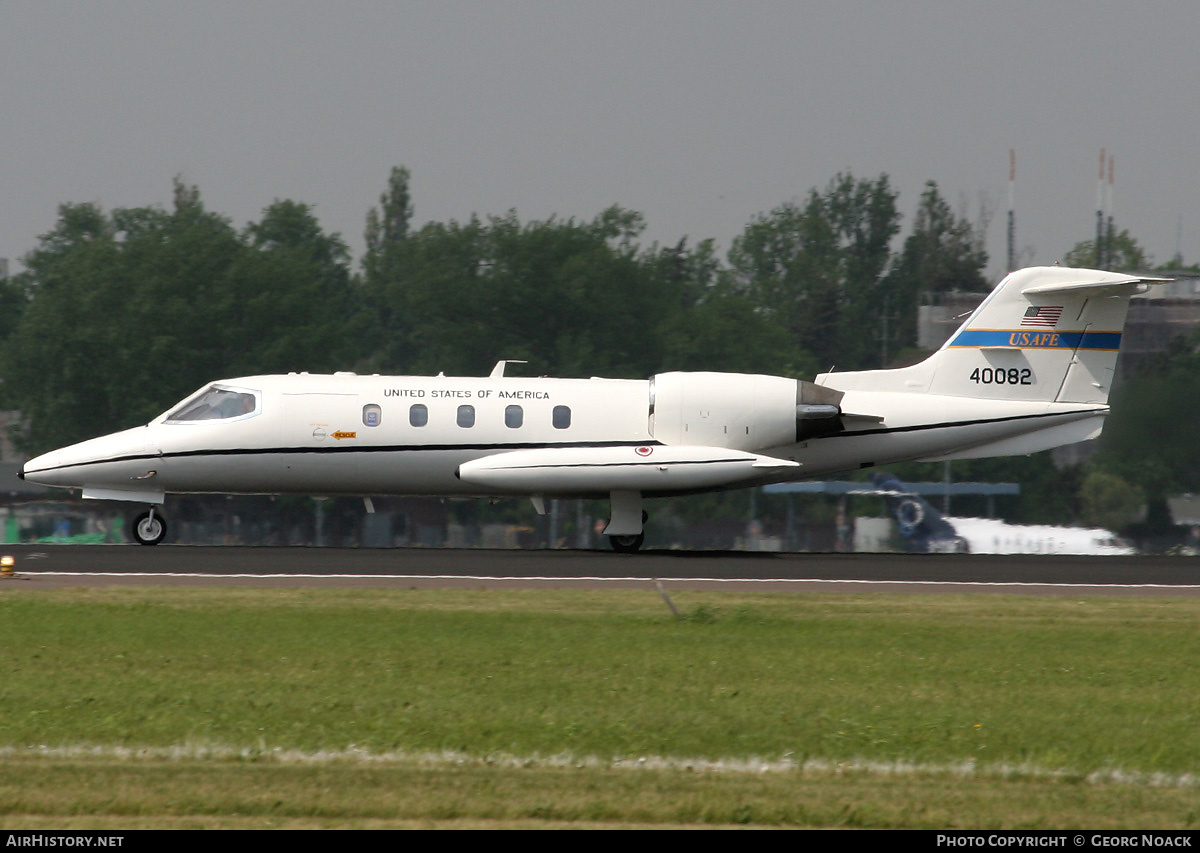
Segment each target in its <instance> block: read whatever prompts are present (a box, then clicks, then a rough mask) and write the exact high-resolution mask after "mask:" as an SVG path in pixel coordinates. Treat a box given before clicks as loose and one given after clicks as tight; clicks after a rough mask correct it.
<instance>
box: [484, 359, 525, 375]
mask: <svg viewBox="0 0 1200 853" xmlns="http://www.w3.org/2000/svg"><path fill="white" fill-rule="evenodd" d="M508 364H529V362H528V361H526V360H525V359H523V358H502V359H500V360H499V361H498V362H496V366H495V367H493V368H492V372H491V373H490V374H488V379H503V378H504V366H505V365H508Z"/></svg>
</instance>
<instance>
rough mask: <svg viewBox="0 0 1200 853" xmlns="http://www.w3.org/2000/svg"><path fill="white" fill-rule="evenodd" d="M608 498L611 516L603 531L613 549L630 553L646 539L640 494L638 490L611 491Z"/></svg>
mask: <svg viewBox="0 0 1200 853" xmlns="http://www.w3.org/2000/svg"><path fill="white" fill-rule="evenodd" d="M609 498H610V500H611V501H612V503H611V512H612V518H611V519H609V522H608V526H607V527H605V528H604V532H605V533H606V534H608V541H609V544H611V545H612V549H613V550H614V551H617V552H619V553H622V554H632V553H634V552H636V551H637V550H638V549H639V548H641V547H642V543H643V542H645V541H646V532H645V531H644V530H643V529H642V526H643V525H644V524H645V523H646V519H647V518H648V516H647V515H646V512H645V510H643V509H642V495H641V493H640V492H612V493H611V494H610V495H609Z"/></svg>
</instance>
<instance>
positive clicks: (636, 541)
mask: <svg viewBox="0 0 1200 853" xmlns="http://www.w3.org/2000/svg"><path fill="white" fill-rule="evenodd" d="M608 541H609V544H610V545H612V549H613V550H614V551H618V552H620V553H622V554H635V553H637V551H638V550H639V549H640V548H641V547H642V543H643V542H645V541H646V534H645V533H639V534H638V535H637V536H610V537H608Z"/></svg>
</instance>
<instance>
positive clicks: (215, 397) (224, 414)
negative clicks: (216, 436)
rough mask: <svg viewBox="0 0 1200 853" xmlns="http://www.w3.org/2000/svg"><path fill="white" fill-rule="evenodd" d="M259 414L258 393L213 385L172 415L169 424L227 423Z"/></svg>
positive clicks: (168, 418) (168, 419) (168, 420)
mask: <svg viewBox="0 0 1200 853" xmlns="http://www.w3.org/2000/svg"><path fill="white" fill-rule="evenodd" d="M256 414H258V392H257V391H246V390H242V389H239V388H223V387H221V386H219V385H212V386H210V387H208V388H206V389H205V390H204V391H202V392H201V393H200V394H199V395H197V396H195V397H193V398H192V399H190V400H188V401H187V402H186V403H184V404H183V405H182V406H180V407H179V408H178V409H176V410H175V411H173V412H171V414H169V415H167V420H166V422H167V423H192V422H195V421H225V420H233V419H235V418H245V417H249V416H251V415H256Z"/></svg>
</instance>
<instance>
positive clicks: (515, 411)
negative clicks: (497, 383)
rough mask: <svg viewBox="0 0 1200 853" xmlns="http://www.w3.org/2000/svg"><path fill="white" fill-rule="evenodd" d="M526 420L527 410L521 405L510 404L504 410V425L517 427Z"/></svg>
mask: <svg viewBox="0 0 1200 853" xmlns="http://www.w3.org/2000/svg"><path fill="white" fill-rule="evenodd" d="M524 422H525V412H524V410H522V409H521V407H520V406H508V407H507V408H505V410H504V425H505V426H506V427H509V428H510V429H516V428H517V427H519V426H520V425H521V424H523V423H524Z"/></svg>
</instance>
